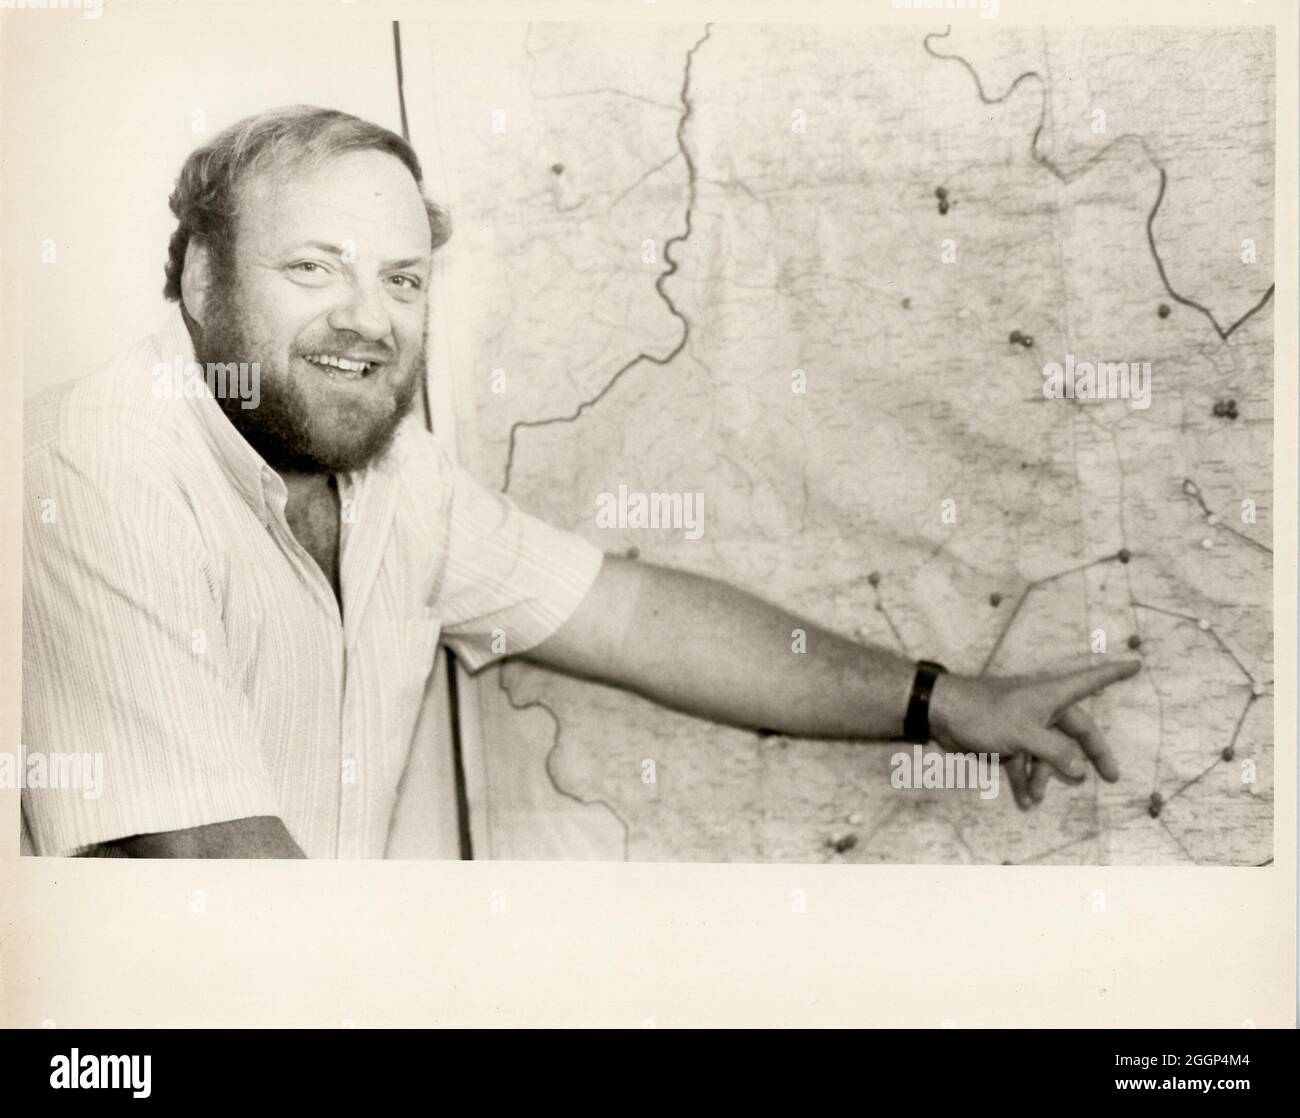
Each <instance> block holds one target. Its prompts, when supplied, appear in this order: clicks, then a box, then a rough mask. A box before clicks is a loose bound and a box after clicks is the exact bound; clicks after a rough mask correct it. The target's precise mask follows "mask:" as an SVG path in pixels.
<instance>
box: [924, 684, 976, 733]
mask: <svg viewBox="0 0 1300 1118" xmlns="http://www.w3.org/2000/svg"><path fill="white" fill-rule="evenodd" d="M966 682H967V681H966V679H965V678H964V677H962V676H959V675H954V674H953V673H952V672H943V673H942V674H941V675H940V676H939V677H938V679H936V680H935V681H934V687H933V688H932V689H931V692H930V733H931V735H932V736H933V737H935V738H938V739H939V740H941V741H953V740H955V739H956V734H955V733H954V729H955V728H956V727H957V726H958V725H959V724H960V714H959V708H960V706H961V699H962V693H963V691H964V690H965V684H966Z"/></svg>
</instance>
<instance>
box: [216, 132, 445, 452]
mask: <svg viewBox="0 0 1300 1118" xmlns="http://www.w3.org/2000/svg"><path fill="white" fill-rule="evenodd" d="M237 229H238V231H237V236H236V239H235V244H234V246H233V253H232V254H230V255H231V257H232V259H231V263H230V264H229V266H226V267H222V266H219V265H218V264H217V262H216V261H215V260H214V261H212V262H211V263H210V265H209V267H211V268H212V269H213V271H212V274H211V278H210V280H209V283H208V286H207V290H206V297H205V298H204V299H203V305H202V308H201V311H200V313H199V314H196V315H195V316H194V317H195V318H196V319H199V320H200V330H199V331H198V333H197V335H196V338H195V350H196V356H197V357H198V359H199V361H200V362H202V363H204V364H207V363H208V362H217V361H220V362H230V361H236V362H248V363H250V364H251V363H253V362H256V363H257V364H258V366H259V371H260V378H261V380H260V391H261V400H260V402H259V405H258V406H257V407H255V408H248V409H245V408H241V407H239V401H238V400H237V399H235V400H222V401H221V402H222V405H223V407H225V410H226V414H227V416H228V417H229V418H230V420H231V422H232V423H234V424H235V426H236V427H237V428H238V429H239V431H240V433H241V434H242V435H243V436H244V438H245V439H247V441H248V442H249V443H250V444H251V445H252V446H253V447H254V449H255V450H257V451H258V452H259V453H260V454H261V455H262V457H263V458H265V459H266V460H267V462H268V463H269V464H270V465H271V466H272V467H274V468H277V469H281V470H301V471H313V472H335V471H342V470H352V469H358V468H359V467H361V466H363V465H365V464H366V463H367V462H369V461H371V460H372V459H375V458H376V457H378V456H380V455H382V454H383V452H384V451H385V450H386V449H387V448H388V446H389V444H390V443H391V441H392V438H393V434H394V432H395V431H396V429H397V426H398V424H399V423H400V422H401V420H402V418H403V417H404V416H405V415H406V413H407V412H408V411H409V410H410V406H411V402H412V400H413V399H414V397H415V394H416V391H417V390H418V387H419V378H420V376H421V375H422V371H423V369H424V325H425V315H426V310H427V292H428V284H429V269H430V262H429V257H430V254H431V235H430V230H429V220H428V216H427V213H426V211H425V207H424V201H423V199H422V198H421V196H420V191H419V188H418V187H417V185H416V183H415V180H414V179H413V178H412V177H411V172H410V171H409V170H407V169H406V167H405V166H403V165H402V163H401V162H400V161H399V160H398V159H396V158H394V157H393V156H391V155H388V154H386V153H384V152H379V151H357V152H348V153H346V154H343V155H338V156H333V157H331V158H329V159H327V160H326V161H324V162H323V163H322V164H321V165H320V166H319V167H316V168H310V169H308V170H307V171H305V172H304V173H301V174H296V175H294V176H292V177H291V178H286V179H285V180H281V179H278V178H276V177H275V176H274V175H273V174H263V175H257V176H255V177H253V178H251V179H250V180H249V181H248V182H246V183H244V184H243V186H242V188H241V191H240V210H239V218H238V225H237Z"/></svg>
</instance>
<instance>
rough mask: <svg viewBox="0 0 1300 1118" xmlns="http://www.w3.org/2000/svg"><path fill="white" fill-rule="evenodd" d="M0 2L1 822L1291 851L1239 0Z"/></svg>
mask: <svg viewBox="0 0 1300 1118" xmlns="http://www.w3.org/2000/svg"><path fill="white" fill-rule="evenodd" d="M3 7H4V9H5V11H4V12H3V13H0V17H2V19H3V23H2V24H0V34H2V37H0V58H2V59H3V76H2V78H0V81H2V82H3V94H4V102H3V103H4V106H5V113H4V116H3V125H2V127H3V134H4V150H5V153H6V158H5V163H6V166H5V176H6V177H5V185H6V196H7V203H6V204H5V206H4V210H3V222H4V230H3V233H4V238H5V241H4V243H5V266H4V270H5V272H6V273H7V276H6V279H5V297H6V321H7V322H8V323H9V329H8V331H7V334H8V337H9V338H10V340H11V343H13V342H16V353H15V351H14V350H13V349H11V351H10V353H11V358H14V357H16V358H18V360H17V361H15V362H14V364H15V365H16V366H17V369H16V370H12V371H13V372H19V373H20V375H17V376H13V375H11V380H10V397H11V399H13V400H14V402H15V403H21V412H20V414H21V422H20V426H17V425H16V426H14V427H13V428H12V430H14V432H15V433H16V434H17V435H20V441H21V447H20V448H19V447H18V446H15V447H14V449H13V453H12V455H11V459H10V460H11V462H14V463H17V462H18V460H19V456H21V465H20V467H19V468H20V471H21V472H20V475H12V476H11V475H9V474H8V473H7V474H6V477H7V480H8V481H9V482H10V484H11V490H10V492H11V493H12V494H13V496H14V501H13V502H12V503H13V505H14V518H13V520H12V521H11V523H12V525H13V532H12V539H11V541H10V542H11V543H12V544H13V552H12V554H13V556H14V559H15V564H16V565H15V566H14V567H13V569H12V572H11V573H12V576H13V579H14V586H15V604H16V603H17V595H18V594H19V593H20V594H21V608H20V610H18V611H17V612H18V614H19V615H20V619H21V620H20V636H19V634H18V633H17V632H16V633H15V635H14V646H15V648H18V645H19V642H20V652H19V655H18V662H17V664H15V669H14V671H13V672H11V673H9V674H11V675H12V683H13V688H12V694H13V696H14V698H15V700H16V704H15V707H14V720H13V722H14V726H15V727H16V733H17V734H18V735H19V736H18V739H17V740H16V741H15V740H6V742H5V743H4V747H3V749H0V788H3V789H4V790H6V791H7V792H10V793H12V794H13V795H14V796H15V800H16V803H17V804H18V810H17V812H16V813H15V816H14V818H15V820H16V833H15V834H14V835H11V836H10V839H9V840H7V841H9V842H10V843H11V844H12V847H13V854H15V855H19V854H20V855H21V856H22V858H23V859H24V860H26V861H28V862H31V861H32V860H41V859H55V860H67V859H76V860H78V862H80V861H83V860H84V861H90V860H99V859H135V860H152V861H154V862H157V861H159V860H180V861H185V862H190V863H192V862H195V861H200V862H201V861H206V860H217V859H226V860H232V859H238V860H252V859H259V860H288V859H308V860H316V861H332V862H354V863H356V862H366V861H380V860H382V861H387V862H429V863H434V862H448V861H452V862H475V863H479V862H486V863H574V864H590V863H646V864H664V863H669V864H677V865H681V864H687V863H693V864H711V865H719V864H726V865H728V866H737V867H742V866H755V865H761V866H777V865H781V866H786V867H800V866H802V867H831V868H835V867H838V868H837V869H836V871H835V872H837V873H843V874H852V873H859V872H866V869H865V868H867V867H883V866H891V867H930V868H933V867H988V868H990V869H991V870H993V871H996V873H998V874H1002V875H1004V877H1005V878H1009V877H1010V875H1012V874H1015V873H1018V872H1023V870H1024V868H1025V867H1037V868H1052V867H1056V870H1055V871H1053V872H1066V868H1069V870H1070V871H1071V872H1073V871H1074V870H1079V869H1083V868H1088V867H1093V868H1096V869H1097V871H1098V872H1100V871H1101V870H1102V869H1104V868H1110V867H1147V868H1152V869H1153V870H1154V869H1157V868H1169V869H1177V870H1194V871H1195V872H1196V873H1208V872H1209V871H1210V869H1211V868H1217V869H1218V870H1228V869H1237V870H1242V871H1246V870H1249V871H1251V872H1252V873H1255V875H1256V879H1257V880H1262V879H1263V876H1264V875H1265V874H1273V873H1275V860H1276V859H1277V858H1279V857H1280V856H1281V854H1280V853H1279V851H1282V853H1284V854H1285V856H1286V858H1287V859H1288V865H1291V866H1292V867H1293V866H1294V863H1293V862H1291V861H1290V848H1291V846H1292V845H1293V840H1294V837H1295V836H1294V834H1291V833H1288V832H1287V831H1286V830H1277V831H1276V835H1275V829H1276V828H1277V827H1278V826H1279V824H1280V823H1283V822H1285V823H1286V825H1287V826H1292V825H1293V823H1294V813H1293V807H1292V806H1290V805H1292V804H1293V802H1294V789H1293V788H1291V787H1290V786H1289V785H1290V784H1293V783H1294V780H1293V777H1294V754H1295V750H1294V742H1295V736H1294V723H1293V719H1294V706H1293V699H1291V700H1289V703H1288V706H1287V707H1286V713H1285V714H1279V713H1278V711H1279V709H1280V708H1276V707H1275V700H1276V699H1277V698H1278V695H1279V692H1280V691H1282V692H1286V691H1289V690H1290V689H1292V688H1293V686H1294V681H1293V680H1292V679H1291V678H1289V677H1288V676H1287V675H1286V674H1284V673H1285V672H1288V671H1290V669H1291V668H1293V667H1294V661H1293V660H1292V659H1290V652H1289V651H1288V652H1287V654H1286V655H1287V659H1286V662H1285V664H1282V665H1278V663H1277V654H1276V652H1275V637H1277V636H1278V632H1279V630H1278V625H1279V622H1278V620H1277V612H1276V611H1277V609H1278V608H1279V601H1275V588H1276V586H1277V585H1280V584H1282V583H1284V584H1285V588H1286V593H1287V595H1288V600H1289V601H1291V603H1292V604H1293V601H1294V599H1293V597H1292V596H1293V594H1294V586H1293V584H1294V581H1295V560H1294V554H1295V553H1294V545H1295V541H1294V539H1293V538H1290V537H1288V538H1286V539H1281V538H1280V533H1281V532H1282V531H1283V529H1284V526H1285V525H1286V524H1290V525H1291V526H1292V527H1293V526H1294V521H1293V519H1279V516H1283V517H1285V518H1293V517H1294V503H1295V502H1294V490H1293V489H1292V488H1291V486H1292V485H1293V484H1294V473H1295V463H1294V460H1293V455H1294V443H1293V439H1294V427H1295V415H1294V412H1293V404H1289V403H1288V404H1285V405H1284V404H1282V403H1280V402H1279V397H1278V396H1277V388H1278V386H1277V384H1276V383H1275V362H1277V361H1278V354H1277V353H1276V352H1275V338H1276V337H1279V336H1280V335H1281V334H1286V333H1287V331H1290V332H1291V333H1293V332H1294V330H1293V325H1294V320H1293V319H1292V318H1291V317H1290V316H1291V315H1292V314H1293V313H1294V295H1295V293H1294V291H1291V292H1289V294H1288V295H1286V296H1285V297H1284V296H1283V295H1281V294H1279V293H1278V288H1277V287H1276V284H1277V283H1278V282H1279V278H1278V277H1277V276H1276V275H1275V272H1276V270H1277V267H1278V263H1279V261H1276V260H1275V242H1276V244H1277V245H1278V246H1279V248H1278V252H1279V253H1281V252H1282V251H1283V249H1284V248H1285V249H1286V251H1288V252H1290V255H1291V256H1294V245H1293V244H1289V245H1286V244H1284V238H1283V236H1282V234H1281V233H1280V231H1279V220H1280V218H1279V214H1280V213H1281V212H1282V211H1281V210H1280V209H1279V206H1282V205H1284V206H1285V212H1286V214H1287V215H1293V211H1294V204H1295V199H1294V197H1293V196H1292V194H1293V191H1291V190H1290V189H1289V188H1290V186H1292V185H1293V178H1292V176H1293V174H1294V168H1293V167H1289V166H1286V167H1283V166H1282V165H1281V164H1280V162H1279V161H1280V159H1284V157H1283V156H1281V155H1280V151H1281V149H1280V147H1279V144H1280V143H1281V142H1282V134H1281V127H1282V126H1281V125H1280V123H1279V119H1278V109H1277V105H1278V103H1279V81H1281V80H1283V79H1282V76H1281V74H1280V71H1279V64H1280V60H1283V61H1284V62H1285V64H1286V66H1287V67H1289V68H1293V67H1294V61H1293V58H1294V54H1295V44H1294V43H1292V42H1290V41H1289V40H1283V39H1280V36H1281V35H1282V34H1283V31H1284V28H1283V24H1284V23H1286V21H1287V20H1292V21H1293V15H1294V13H1290V14H1287V13H1286V12H1285V9H1286V8H1287V5H1285V4H1283V5H1281V6H1280V7H1278V6H1269V5H1260V10H1256V9H1255V8H1254V6H1245V7H1243V6H1241V5H1231V7H1232V8H1233V11H1232V12H1231V13H1228V14H1229V15H1230V16H1231V17H1232V18H1231V19H1229V20H1228V21H1227V22H1223V20H1222V19H1221V18H1220V17H1217V16H1207V17H1206V18H1207V19H1211V18H1213V19H1218V20H1219V22H1214V23H1203V24H1199V25H1198V24H1183V25H1179V24H1177V23H1175V22H1174V21H1173V20H1171V19H1164V18H1160V12H1158V11H1157V9H1156V8H1155V7H1153V8H1152V12H1151V14H1150V15H1149V16H1148V15H1144V13H1143V12H1142V10H1141V5H1135V6H1133V12H1132V18H1130V19H1128V20H1127V21H1126V22H1114V21H1112V22H1104V21H1101V20H1100V19H1099V20H1098V22H1097V23H1095V24H1092V23H1089V22H1088V21H1087V20H1086V18H1082V17H1081V16H1080V14H1079V13H1078V11H1077V10H1076V11H1072V12H1071V14H1070V18H1061V19H1058V18H1054V17H1053V13H1052V12H1051V11H1050V9H1054V8H1056V7H1057V6H1056V5H1047V6H1044V5H1037V6H1035V7H1032V8H1030V7H1025V8H1024V9H1023V10H1022V9H1018V8H1016V7H1015V5H1014V4H1013V3H1012V0H1001V2H999V0H969V2H960V3H957V2H948V3H926V2H922V0H915V2H909V0H880V2H879V3H877V4H875V5H874V7H873V6H871V5H862V6H861V10H858V9H857V8H855V10H854V11H855V14H854V16H853V20H852V21H849V22H846V21H845V20H843V19H840V18H836V19H831V17H830V9H831V6H830V5H828V6H827V10H826V14H825V20H824V21H823V20H821V19H819V13H818V5H817V4H816V3H810V4H807V5H803V6H801V7H800V10H799V11H797V12H795V11H787V12H786V14H785V16H784V17H783V18H779V19H765V18H760V17H758V16H755V15H752V14H751V15H745V14H743V13H742V12H740V11H739V9H737V11H736V13H735V16H734V18H722V17H720V16H719V14H718V13H716V12H711V11H709V10H708V9H709V6H708V5H701V6H700V7H699V16H698V18H697V15H696V14H695V13H694V11H693V9H692V7H691V6H690V5H688V4H684V3H668V2H664V3H658V4H657V3H655V2H654V0H617V2H616V3H611V4H609V5H605V6H604V10H599V11H598V9H600V8H601V6H600V5H595V6H592V8H591V14H590V16H589V18H586V19H581V18H558V17H555V16H550V15H541V14H540V12H539V13H538V14H537V15H536V16H535V17H530V16H529V15H528V13H527V8H526V6H518V7H517V8H516V9H512V10H511V12H505V13H502V12H499V11H497V12H493V14H492V15H491V17H490V18H489V17H488V15H487V14H486V13H485V12H476V10H475V8H474V6H473V5H454V6H451V7H454V8H455V9H457V10H456V11H455V12H454V14H449V12H448V10H447V8H444V7H443V6H441V5H429V6H428V9H429V10H428V11H427V12H422V11H421V10H420V9H418V8H412V7H410V6H408V7H405V8H402V9H401V10H400V11H394V12H392V13H389V12H388V11H386V10H385V9H383V8H382V7H381V6H380V5H378V4H367V3H365V2H364V0H357V2H356V3H350V2H349V0H337V2H333V0H332V2H327V3H321V4H314V5H311V4H286V5H282V6H281V5H270V4H268V5H267V6H265V7H264V8H262V9H258V8H256V7H245V6H237V5H218V4H204V5H192V6H191V5H178V4H171V3H167V4H164V3H150V2H148V0H142V2H139V3H129V2H123V3H120V4H119V3H114V0H94V2H93V3H92V2H90V0H84V2H55V0H48V2H41V3H35V2H23V0H13V2H10V0H4V3H3ZM1060 7H1061V8H1069V9H1077V8H1079V7H1080V6H1079V5H1075V4H1063V5H1061V6H1060ZM1083 7H1086V5H1083ZM434 9H441V10H438V11H435V10H434ZM612 9H618V13H617V18H613V17H612V16H611V10H612ZM867 9H870V10H867ZM1013 9H1014V10H1013ZM1264 9H1267V10H1264ZM837 10H838V9H837ZM1035 12H1041V13H1045V14H1043V15H1042V16H1041V18H1040V17H1036V16H1035V14H1034V13H1035ZM512 13H516V14H512ZM725 14H726V13H723V16H725ZM1279 21H1281V22H1279ZM1285 81H1286V82H1288V83H1289V82H1290V81H1291V70H1290V69H1288V70H1287V71H1286V77H1285ZM1282 96H1283V97H1284V98H1285V97H1286V96H1287V93H1286V90H1285V89H1284V90H1283V94H1282ZM1285 142H1286V145H1287V147H1286V150H1287V151H1293V150H1294V148H1293V146H1292V145H1293V142H1294V136H1289V135H1288V136H1287V137H1286V140H1285ZM1279 174H1285V176H1286V184H1287V192H1286V193H1285V194H1280V193H1279V182H1278V175H1279ZM1292 220H1293V218H1292ZM1285 230H1286V233H1285V236H1286V238H1289V237H1291V236H1292V235H1293V227H1292V226H1286V227H1285ZM1279 260H1281V257H1280V256H1279ZM1290 266H1291V265H1290V264H1288V265H1287V267H1290ZM1288 299H1289V300H1290V301H1289V302H1288V301H1287V300H1288ZM1283 314H1285V315H1286V316H1287V317H1286V318H1284V319H1283V318H1278V317H1277V316H1279V315H1283ZM1293 340H1294V339H1291V338H1289V335H1288V341H1287V345H1288V346H1289V347H1291V348H1289V349H1288V350H1287V352H1288V353H1290V354H1291V355H1292V357H1293V355H1294V347H1293V345H1292V343H1293ZM1277 368H1278V370H1279V375H1280V374H1281V371H1282V365H1281V364H1280V363H1278V364H1277ZM1285 375H1286V376H1287V377H1288V378H1290V380H1291V381H1292V382H1293V381H1294V377H1295V369H1294V367H1289V368H1287V369H1286V370H1285ZM1285 398H1286V400H1287V401H1291V400H1293V398H1294V384H1293V383H1292V384H1288V386H1287V388H1286V397H1285ZM1287 408H1291V409H1292V414H1289V415H1288V414H1286V411H1287ZM1279 409H1281V411H1279ZM18 414H19V413H18V412H17V411H15V422H16V423H17V418H16V417H17V416H18ZM1275 421H1276V422H1277V424H1278V428H1277V430H1281V429H1283V428H1285V430H1286V432H1287V434H1286V438H1285V440H1284V441H1283V442H1282V443H1279V441H1278V440H1279V436H1278V435H1277V434H1276V433H1275ZM1293 535H1294V532H1292V533H1291V536H1293ZM19 541H21V542H19ZM19 547H20V549H21V551H20V560H19ZM1277 547H1281V548H1283V555H1284V557H1280V558H1279V562H1277V563H1275V548H1277ZM1275 576H1280V580H1281V582H1279V581H1278V579H1277V578H1275ZM19 582H20V584H21V589H20V591H19V589H18V584H19ZM1293 623H1294V618H1293V617H1292V618H1289V619H1287V620H1286V621H1285V624H1286V626H1291V625H1293ZM1285 631H1287V632H1292V631H1293V630H1291V629H1290V628H1287V629H1285ZM1277 731H1280V732H1281V737H1280V738H1278V737H1277V736H1276V734H1277ZM1277 754H1283V755H1284V757H1282V758H1279V759H1280V760H1282V759H1284V761H1285V765H1286V768H1285V773H1286V774H1287V775H1286V776H1285V778H1284V780H1283V783H1282V784H1281V785H1280V788H1281V791H1280V792H1277V793H1275V784H1274V760H1275V755H1277ZM1275 796H1276V797H1277V798H1276V799H1275ZM1283 802H1285V804H1286V805H1288V806H1287V807H1286V814H1285V816H1283V815H1281V814H1279V812H1281V810H1282V808H1281V806H1280V805H1281V804H1282V803H1283ZM1275 808H1277V809H1278V811H1277V812H1275ZM78 872H79V873H86V874H91V873H99V874H113V873H120V872H123V871H121V870H118V869H114V868H113V867H104V866H102V865H101V866H96V867H91V868H88V869H87V870H85V871H78ZM248 872H253V871H252V870H251V869H250V870H249V871H248ZM294 872H298V871H294ZM819 872H820V871H819ZM1288 872H1290V871H1288ZM1292 876H1293V875H1292ZM989 880H998V878H996V877H994V878H992V879H989ZM1270 880H1271V879H1270ZM1290 887H1292V888H1293V887H1294V881H1292V882H1291V885H1290ZM196 891H201V890H199V889H198V887H197V886H196ZM1078 892H1079V895H1080V896H1081V897H1082V898H1083V899H1082V900H1081V901H1080V906H1081V908H1080V911H1086V910H1087V908H1088V906H1089V905H1091V906H1092V911H1093V912H1094V913H1100V912H1103V911H1104V909H1105V905H1106V892H1105V890H1104V889H1103V888H1101V887H1095V888H1094V887H1088V886H1086V885H1081V886H1080V888H1079V890H1078ZM794 893H795V894H798V893H799V890H795V891H794ZM205 895H206V894H205ZM503 896H504V895H503ZM494 903H496V902H494ZM505 903H506V902H505V900H504V899H501V901H500V904H501V905H504V904H505ZM800 903H801V902H800V899H799V897H798V896H797V895H796V896H794V899H793V900H792V901H791V904H792V905H793V906H794V910H795V911H796V912H797V911H798V907H797V906H798V905H799V904H800ZM1098 905H1100V906H1101V907H1097V906H1098ZM1293 932H1294V928H1292V935H1293ZM1292 946H1294V942H1293V939H1292ZM1292 978H1294V973H1292ZM1292 984H1293V983H1292ZM1103 985H1104V983H1103ZM1241 1016H1249V1014H1248V1013H1247V1012H1246V1011H1244V1010H1243V1012H1242V1014H1241ZM1237 1023H1238V1022H1237V1021H1232V1022H1225V1024H1231V1025H1236V1024H1237Z"/></svg>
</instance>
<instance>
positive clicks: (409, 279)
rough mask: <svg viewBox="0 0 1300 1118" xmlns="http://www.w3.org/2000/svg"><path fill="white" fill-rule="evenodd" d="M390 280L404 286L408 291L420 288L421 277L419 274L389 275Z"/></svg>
mask: <svg viewBox="0 0 1300 1118" xmlns="http://www.w3.org/2000/svg"><path fill="white" fill-rule="evenodd" d="M388 280H389V282H390V283H395V284H397V286H398V287H404V288H406V289H407V290H408V291H419V290H420V279H419V277H418V276H407V275H396V276H389V277H388Z"/></svg>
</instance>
